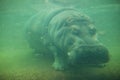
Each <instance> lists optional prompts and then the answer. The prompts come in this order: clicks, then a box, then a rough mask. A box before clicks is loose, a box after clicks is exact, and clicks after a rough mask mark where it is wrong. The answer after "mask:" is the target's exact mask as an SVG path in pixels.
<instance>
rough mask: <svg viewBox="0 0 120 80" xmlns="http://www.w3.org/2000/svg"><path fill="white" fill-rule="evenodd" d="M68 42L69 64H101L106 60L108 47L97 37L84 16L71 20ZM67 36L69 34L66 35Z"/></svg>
mask: <svg viewBox="0 0 120 80" xmlns="http://www.w3.org/2000/svg"><path fill="white" fill-rule="evenodd" d="M69 28H70V29H71V30H69V32H71V35H70V39H69V41H68V43H69V44H70V45H71V46H70V48H69V50H68V57H69V62H70V63H71V64H103V63H106V62H108V60H109V56H108V49H107V48H106V47H105V46H104V45H102V44H101V43H100V42H99V40H98V39H97V31H96V28H95V27H94V25H93V23H92V22H90V20H89V19H88V18H87V17H86V16H82V17H80V18H79V19H77V20H76V19H75V20H73V22H71V24H70V25H69ZM68 36H69V35H68Z"/></svg>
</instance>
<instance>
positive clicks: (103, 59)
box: [70, 45, 109, 64]
mask: <svg viewBox="0 0 120 80" xmlns="http://www.w3.org/2000/svg"><path fill="white" fill-rule="evenodd" d="M108 53H109V52H108V49H107V48H106V47H104V46H102V45H98V46H80V47H79V48H77V49H76V50H75V51H74V53H73V54H74V55H73V54H72V57H71V56H70V57H71V61H72V63H74V64H103V63H107V62H108V61H109V55H108Z"/></svg>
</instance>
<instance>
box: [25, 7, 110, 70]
mask: <svg viewBox="0 0 120 80" xmlns="http://www.w3.org/2000/svg"><path fill="white" fill-rule="evenodd" d="M45 11H46V10H45ZM26 37H27V40H28V42H29V44H30V46H31V48H33V49H35V50H36V51H39V50H40V49H39V46H41V44H43V45H45V46H48V47H49V49H50V50H51V51H52V53H53V55H54V63H53V67H54V68H55V69H56V70H64V69H66V68H68V67H69V65H80V64H103V63H106V62H108V60H109V57H108V50H107V49H106V48H105V47H104V46H103V45H102V44H101V43H100V42H99V40H98V39H97V32H96V28H95V27H94V24H93V23H92V22H91V20H90V19H89V17H88V16H86V15H84V14H82V13H80V12H79V11H77V10H75V9H71V8H63V9H55V10H49V11H46V14H42V13H38V14H37V15H35V16H33V17H32V18H31V20H30V22H29V23H28V26H27V28H26ZM39 44H40V45H39Z"/></svg>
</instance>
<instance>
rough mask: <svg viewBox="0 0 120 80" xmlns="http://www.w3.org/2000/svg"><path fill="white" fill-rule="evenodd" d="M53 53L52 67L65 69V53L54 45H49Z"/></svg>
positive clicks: (66, 64)
mask: <svg viewBox="0 0 120 80" xmlns="http://www.w3.org/2000/svg"><path fill="white" fill-rule="evenodd" d="M51 50H52V51H53V55H54V63H53V67H54V68H55V69H56V70H65V68H67V66H68V62H67V55H66V54H64V53H62V51H59V50H58V49H57V48H56V47H55V46H51Z"/></svg>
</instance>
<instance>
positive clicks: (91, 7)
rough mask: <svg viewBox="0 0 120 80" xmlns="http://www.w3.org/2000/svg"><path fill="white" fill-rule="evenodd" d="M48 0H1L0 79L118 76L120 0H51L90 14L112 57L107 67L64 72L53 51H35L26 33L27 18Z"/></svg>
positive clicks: (114, 79)
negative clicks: (56, 65)
mask: <svg viewBox="0 0 120 80" xmlns="http://www.w3.org/2000/svg"><path fill="white" fill-rule="evenodd" d="M48 1H49V0H0V80H119V78H120V1H119V0H55V1H54V0H51V2H52V3H54V4H56V5H59V6H60V5H62V6H70V7H75V8H77V9H79V10H81V12H83V13H85V14H87V15H88V16H90V17H91V19H92V20H93V21H94V22H95V25H96V27H97V29H98V34H99V37H98V38H99V40H100V41H101V42H102V43H103V44H104V45H106V47H107V48H108V49H109V52H110V61H109V63H107V64H106V67H104V68H90V69H89V68H80V69H79V70H71V71H65V72H61V71H55V70H54V69H53V68H52V67H51V64H52V61H53V59H51V56H50V55H34V54H33V50H32V49H31V48H30V47H29V44H28V43H27V41H26V39H25V36H24V35H25V34H24V29H25V24H26V22H27V21H28V20H29V18H30V17H31V16H33V15H35V14H36V13H38V12H39V11H40V10H41V9H44V6H47V5H48V4H49V3H48ZM45 2H46V3H45ZM43 14H44V13H43ZM43 50H44V49H43ZM47 53H48V51H46V52H45V54H47Z"/></svg>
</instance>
